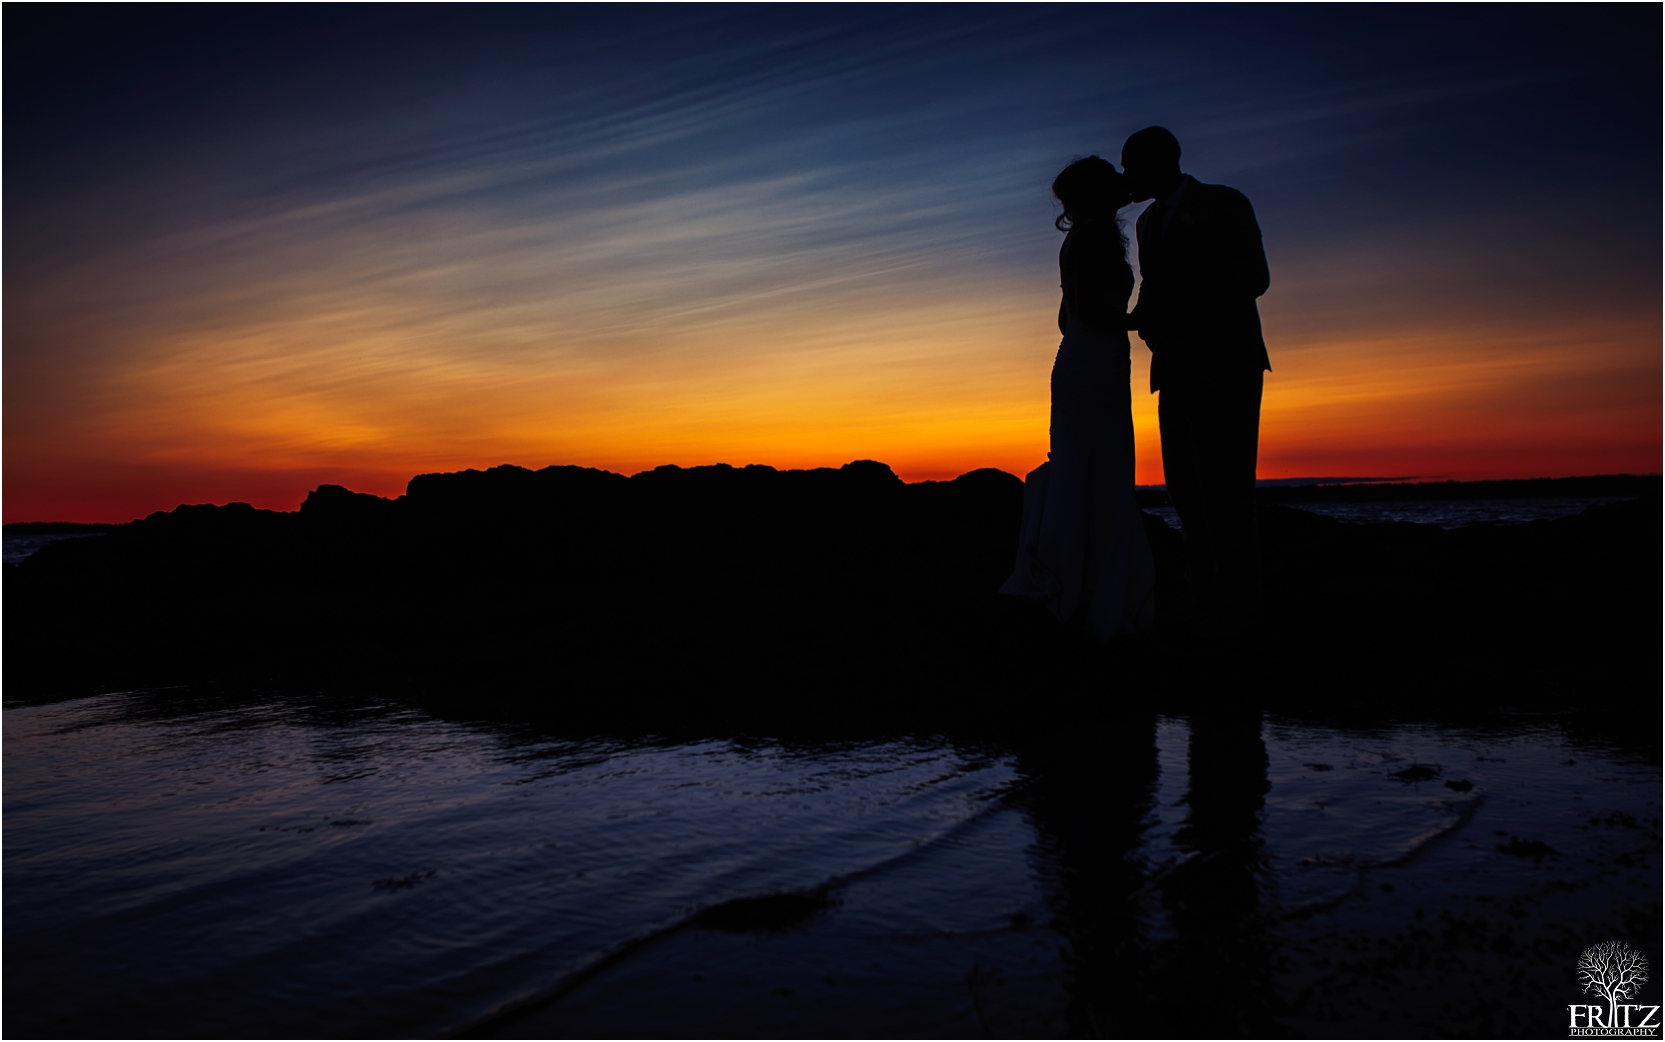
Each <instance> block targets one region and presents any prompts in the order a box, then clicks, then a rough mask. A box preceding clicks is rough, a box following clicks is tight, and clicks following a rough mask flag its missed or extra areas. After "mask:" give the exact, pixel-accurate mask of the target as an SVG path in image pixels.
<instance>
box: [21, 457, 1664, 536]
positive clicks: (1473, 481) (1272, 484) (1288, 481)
mask: <svg viewBox="0 0 1665 1042" xmlns="http://www.w3.org/2000/svg"><path fill="white" fill-rule="evenodd" d="M851 462H852V463H862V462H867V463H877V462H879V461H878V460H852V461H851ZM518 466H519V465H518V464H513V463H499V464H496V465H494V466H492V467H486V468H475V467H464V468H462V470H459V471H425V472H423V473H428V474H446V473H451V474H456V473H463V472H466V471H469V470H475V471H479V470H481V469H483V470H495V469H496V468H497V467H518ZM563 466H580V465H578V464H561V463H557V464H551V465H550V466H548V467H541V468H539V470H550V469H553V468H554V467H563ZM746 466H768V464H755V463H754V464H746ZM843 466H848V464H844V465H843ZM883 466H884V467H885V468H886V469H889V470H891V473H892V474H895V473H896V472H895V470H894V469H892V468H890V465H889V464H888V463H887V464H883ZM661 467H674V468H676V469H678V470H695V469H699V468H700V467H729V468H731V469H734V470H743V469H745V468H744V467H735V466H734V465H733V464H731V463H706V464H698V465H696V466H693V467H682V466H680V465H678V464H674V463H673V464H661ZM519 469H521V470H528V471H531V472H532V473H537V471H534V470H532V468H530V467H519ZM582 469H586V470H604V469H605V468H601V467H584V468H582ZM658 469H660V467H650V468H648V469H645V470H639V471H637V472H636V473H635V474H625V475H622V476H624V477H626V478H632V477H636V476H637V475H640V474H651V473H653V471H655V470H658ZM769 469H770V470H775V471H777V472H781V473H785V472H788V471H790V470H839V469H843V468H842V466H840V467H803V468H797V467H794V468H787V470H786V471H782V470H781V468H778V467H769ZM978 470H1000V468H999V467H974V468H972V469H971V470H968V471H966V472H965V474H972V473H975V472H976V471H978ZM609 473H618V472H617V471H609ZM1002 473H1006V474H1012V472H1011V471H1002ZM412 476H413V477H417V476H420V475H412ZM963 476H964V474H962V475H956V478H957V477H963ZM1012 476H1013V477H1016V478H1018V479H1019V480H1022V477H1021V475H1017V474H1012ZM1418 477H1420V475H1406V476H1403V477H1370V476H1346V475H1330V476H1323V475H1320V476H1314V477H1298V478H1259V479H1256V481H1255V487H1256V488H1293V487H1298V486H1319V485H1385V484H1392V483H1408V484H1418V485H1502V484H1522V485H1524V484H1529V483H1532V482H1540V481H1580V480H1583V481H1595V480H1600V479H1604V478H1605V479H1616V478H1631V479H1637V480H1645V479H1648V478H1652V479H1655V480H1658V479H1659V478H1660V477H1661V475H1660V474H1659V473H1657V472H1655V473H1643V474H1635V473H1631V472H1629V471H1621V472H1613V473H1607V474H1567V475H1563V476H1561V477H1535V478H1468V479H1457V478H1435V479H1432V480H1427V481H1420V480H1414V479H1416V478H1418ZM956 478H949V479H947V480H949V481H953V480H956ZM897 480H898V481H902V478H901V477H900V476H899V475H898V477H897ZM940 480H943V479H940V478H922V479H920V480H919V481H903V484H910V485H918V484H924V483H925V482H928V481H940ZM326 485H336V483H335V482H333V481H326V482H321V483H320V484H318V485H316V486H314V489H316V488H323V487H324V486H326ZM336 487H338V488H346V486H345V485H336ZM1133 487H1134V490H1135V491H1138V492H1163V491H1166V490H1167V488H1168V485H1167V483H1166V482H1162V483H1159V484H1154V485H1134V486H1133ZM348 491H353V490H351V489H349V490H348ZM358 494H359V495H375V493H373V492H365V493H358ZM403 495H404V494H403V493H401V494H400V495H398V496H376V498H377V499H386V500H388V501H389V502H391V501H393V500H396V499H401V498H403ZM235 503H242V504H244V505H248V504H247V503H246V501H244V500H236V499H233V500H227V501H226V502H224V503H183V502H182V503H178V504H176V505H175V506H174V507H173V508H171V509H170V510H153V511H151V512H150V513H151V514H166V513H171V512H172V510H177V509H178V508H179V507H183V506H230V505H232V504H235ZM256 509H262V510H264V509H270V508H266V507H260V508H256ZM296 509H297V510H298V509H299V508H298V507H297V508H296ZM273 512H274V513H291V512H292V511H285V510H276V511H273ZM149 516H150V514H145V515H142V516H140V517H135V518H132V519H130V520H129V521H60V520H35V521H6V522H4V524H3V525H0V528H14V527H24V526H45V525H64V526H77V527H87V528H116V527H120V526H121V525H125V524H131V523H132V522H133V521H142V520H144V518H145V517H149Z"/></svg>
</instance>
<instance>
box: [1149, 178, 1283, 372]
mask: <svg viewBox="0 0 1665 1042" xmlns="http://www.w3.org/2000/svg"><path fill="white" fill-rule="evenodd" d="M1177 194H1178V196H1179V199H1178V206H1177V207H1170V206H1168V205H1167V203H1168V200H1159V201H1157V202H1155V203H1152V204H1151V205H1150V206H1148V207H1146V209H1145V212H1144V213H1142V214H1140V215H1139V223H1138V232H1137V234H1138V239H1139V275H1140V279H1141V285H1140V288H1139V303H1138V306H1137V307H1135V308H1134V310H1133V315H1134V323H1135V324H1136V326H1137V328H1138V330H1139V336H1140V338H1142V339H1143V340H1144V341H1145V343H1146V344H1148V345H1149V346H1150V350H1151V364H1150V389H1151V390H1152V391H1158V390H1161V389H1162V388H1164V387H1169V388H1173V387H1180V386H1184V385H1186V384H1194V383H1196V382H1198V381H1207V380H1208V379H1210V378H1211V377H1220V376H1229V375H1232V374H1236V373H1255V372H1260V371H1261V370H1264V369H1271V368H1272V363H1271V361H1270V360H1269V359H1268V357H1267V355H1266V341H1265V339H1264V338H1263V337H1262V336H1261V333H1260V309H1259V308H1258V307H1257V306H1256V304H1255V298H1257V297H1259V296H1260V295H1261V294H1262V293H1265V292H1266V288H1267V286H1268V285H1270V284H1271V279H1272V277H1271V274H1270V272H1269V271H1268V270H1267V267H1266V250H1265V248H1264V247H1263V246H1262V245H1261V241H1260V225H1259V224H1257V223H1256V222H1255V211H1254V207H1253V206H1251V205H1249V200H1248V198H1247V197H1245V196H1244V195H1243V193H1242V192H1239V191H1238V190H1237V189H1235V188H1227V187H1226V186H1225V185H1210V184H1203V183H1202V182H1201V181H1198V180H1197V179H1195V178H1193V177H1191V176H1190V175H1189V174H1187V175H1186V178H1185V182H1184V185H1183V189H1182V190H1180V191H1179V192H1178V193H1177ZM1172 198H1173V196H1170V197H1169V199H1170V200H1171V199H1172Z"/></svg>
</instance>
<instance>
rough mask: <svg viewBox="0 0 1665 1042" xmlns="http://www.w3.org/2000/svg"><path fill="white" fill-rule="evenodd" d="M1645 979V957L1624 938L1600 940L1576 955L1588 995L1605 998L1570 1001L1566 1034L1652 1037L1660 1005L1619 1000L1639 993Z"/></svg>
mask: <svg viewBox="0 0 1665 1042" xmlns="http://www.w3.org/2000/svg"><path fill="white" fill-rule="evenodd" d="M1647 982H1648V960H1647V959H1646V958H1644V957H1643V955H1642V953H1641V952H1639V951H1637V950H1636V949H1635V948H1632V947H1631V946H1630V945H1628V944H1626V943H1625V942H1623V941H1603V942H1601V943H1600V944H1597V945H1593V946H1591V947H1589V948H1586V949H1584V954H1583V955H1581V956H1579V957H1578V983H1579V986H1580V987H1581V988H1582V989H1583V990H1584V993H1585V994H1587V995H1594V996H1597V997H1600V998H1603V999H1606V1000H1607V1004H1606V1005H1605V1006H1603V1005H1601V1004H1598V1003H1573V1004H1571V1005H1569V1006H1567V1012H1568V1013H1570V1014H1572V1017H1571V1023H1570V1024H1569V1025H1568V1028H1569V1030H1568V1031H1567V1034H1568V1036H1569V1037H1576V1036H1595V1037H1598V1038H1655V1037H1657V1036H1658V1035H1659V1023H1660V1022H1659V1007H1658V1006H1640V1005H1636V1004H1634V1003H1631V1002H1621V1001H1620V1000H1621V999H1634V998H1637V997H1639V996H1640V995H1641V993H1642V985H1644V984H1646V983H1647Z"/></svg>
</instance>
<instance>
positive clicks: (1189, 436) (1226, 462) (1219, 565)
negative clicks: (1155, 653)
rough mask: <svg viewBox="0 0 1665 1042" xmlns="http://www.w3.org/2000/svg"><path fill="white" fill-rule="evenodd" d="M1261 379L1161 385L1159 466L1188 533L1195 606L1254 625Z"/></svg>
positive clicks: (1220, 378)
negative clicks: (1255, 496)
mask: <svg viewBox="0 0 1665 1042" xmlns="http://www.w3.org/2000/svg"><path fill="white" fill-rule="evenodd" d="M1263 381H1264V376H1263V374H1262V373H1260V372H1259V371H1256V372H1254V373H1253V374H1252V375H1251V374H1230V375H1229V376H1217V377H1215V378H1212V379H1209V380H1207V381H1206V382H1204V381H1198V382H1194V383H1189V384H1184V385H1181V386H1179V387H1173V388H1163V390H1162V392H1161V398H1160V400H1159V401H1158V404H1157V413H1158V418H1159V420H1160V423H1161V429H1162V469H1163V472H1164V476H1165V478H1166V480H1167V485H1168V495H1169V498H1170V500H1171V501H1172V502H1173V504H1174V509H1175V510H1176V511H1177V512H1178V514H1179V518H1180V523H1181V526H1182V528H1183V531H1184V534H1185V557H1186V572H1187V573H1188V576H1189V577H1190V580H1191V583H1192V590H1193V592H1194V594H1195V595H1196V597H1197V598H1198V600H1199V602H1200V606H1201V607H1202V608H1204V609H1205V610H1206V611H1208V612H1209V613H1210V614H1213V615H1216V616H1218V615H1221V614H1224V615H1226V616H1229V617H1231V619H1232V621H1234V622H1237V623H1247V622H1251V621H1252V619H1251V618H1247V617H1245V616H1253V615H1254V614H1255V613H1256V611H1257V607H1258V601H1259V593H1260V539H1259V530H1258V526H1257V525H1256V524H1255V511H1254V489H1255V464H1256V461H1257V457H1258V455H1259V446H1260V398H1261V391H1262V388H1263Z"/></svg>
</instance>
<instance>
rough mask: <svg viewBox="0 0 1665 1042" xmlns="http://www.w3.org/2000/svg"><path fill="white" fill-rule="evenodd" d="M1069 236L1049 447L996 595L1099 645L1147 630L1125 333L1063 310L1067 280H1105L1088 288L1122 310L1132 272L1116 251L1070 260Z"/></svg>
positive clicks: (1149, 576)
mask: <svg viewBox="0 0 1665 1042" xmlns="http://www.w3.org/2000/svg"><path fill="white" fill-rule="evenodd" d="M1075 238H1076V233H1075V232H1071V234H1070V236H1069V238H1067V239H1066V240H1065V243H1064V247H1063V249H1062V250H1061V251H1060V258H1059V264H1060V267H1061V268H1062V273H1063V276H1064V309H1063V311H1064V316H1063V317H1064V318H1065V323H1064V324H1065V332H1064V339H1063V342H1062V343H1060V344H1059V345H1058V357H1057V360H1056V361H1055V362H1054V363H1053V366H1052V451H1051V452H1050V453H1048V454H1047V462H1046V463H1043V464H1041V465H1040V466H1039V467H1037V468H1035V469H1034V470H1033V471H1030V473H1029V475H1028V476H1027V477H1026V478H1025V479H1024V483H1023V527H1022V531H1021V534H1020V536H1019V539H1018V554H1017V567H1016V568H1015V569H1014V570H1013V572H1012V576H1011V578H1009V579H1007V580H1006V584H1005V585H1004V586H1002V587H1001V588H1000V592H1001V593H1006V594H1012V595H1014V596H1019V597H1029V598H1032V599H1035V600H1039V601H1042V602H1044V603H1045V604H1046V605H1047V607H1048V608H1050V609H1051V610H1052V613H1053V614H1054V615H1055V616H1057V617H1058V619H1059V620H1060V621H1062V622H1065V623H1070V624H1078V625H1081V626H1083V627H1084V628H1085V629H1086V630H1087V631H1088V632H1089V633H1091V634H1092V635H1093V636H1094V637H1095V638H1097V639H1098V640H1099V641H1107V640H1109V639H1110V638H1111V637H1113V636H1115V635H1116V634H1118V633H1129V632H1144V631H1148V630H1149V629H1150V628H1151V625H1152V623H1153V621H1154V620H1155V614H1156V611H1155V597H1154V593H1155V589H1156V566H1155V563H1154V562H1153V561H1152V559H1151V552H1150V544H1149V542H1148V541H1147V540H1146V537H1145V525H1144V516H1143V514H1142V513H1141V511H1140V510H1139V507H1138V504H1137V503H1136V502H1135V501H1134V498H1133V413H1132V406H1133V402H1132V393H1131V390H1130V388H1129V378H1130V375H1131V373H1130V367H1131V362H1130V360H1129V345H1128V339H1127V334H1126V333H1125V332H1120V333H1114V334H1108V335H1107V334H1104V333H1098V332H1094V331H1093V330H1092V329H1090V328H1088V326H1087V324H1086V323H1085V322H1084V321H1082V319H1081V316H1080V315H1079V314H1078V313H1077V309H1076V308H1075V307H1074V306H1072V304H1073V302H1075V301H1077V300H1079V299H1080V294H1078V293H1076V292H1073V290H1075V289H1076V287H1075V286H1074V285H1073V282H1074V281H1075V280H1077V279H1081V278H1087V277H1094V278H1098V279H1101V280H1104V281H1107V282H1109V283H1112V284H1110V285H1100V286H1097V287H1095V289H1096V290H1097V292H1099V293H1101V294H1108V295H1109V296H1110V299H1112V300H1114V299H1119V300H1120V312H1121V313H1122V314H1125V313H1126V310H1127V298H1128V297H1129V296H1130V295H1131V294H1132V291H1133V273H1132V271H1131V270H1130V269H1128V268H1127V262H1126V259H1125V254H1124V255H1123V256H1122V257H1121V258H1120V259H1119V264H1118V263H1115V262H1111V263H1104V264H1092V265H1087V264H1082V263H1075V264H1072V263H1071V256H1070V255H1071V252H1072V248H1073V249H1080V248H1081V246H1082V245H1083V244H1080V243H1074V242H1071V240H1072V239H1075ZM1097 238H1099V239H1100V240H1102V239H1104V236H1103V235H1102V234H1101V235H1099V236H1098V237H1097ZM1118 238H1119V237H1118ZM1104 249H1106V250H1109V249H1110V247H1109V246H1108V245H1106V246H1105V247H1104ZM1118 269H1119V270H1118ZM1122 272H1125V274H1126V278H1125V285H1122V279H1121V278H1120V277H1119V276H1120V274H1121V273H1122ZM1116 294H1119V298H1118V297H1116ZM1101 299H1102V298H1101Z"/></svg>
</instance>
